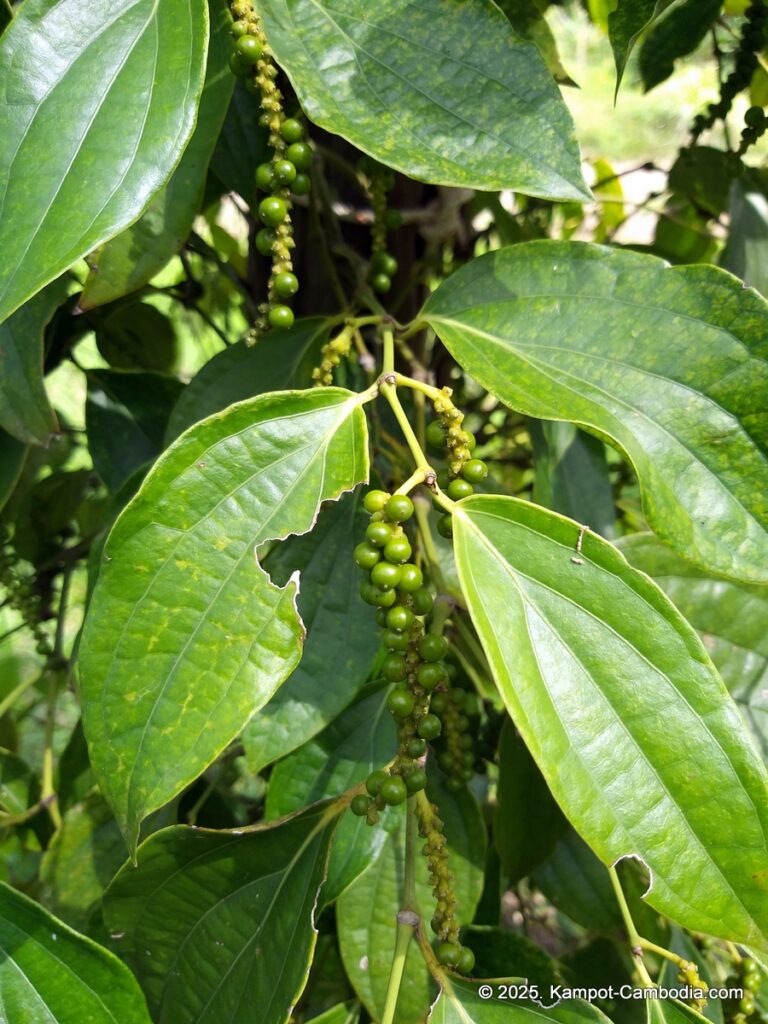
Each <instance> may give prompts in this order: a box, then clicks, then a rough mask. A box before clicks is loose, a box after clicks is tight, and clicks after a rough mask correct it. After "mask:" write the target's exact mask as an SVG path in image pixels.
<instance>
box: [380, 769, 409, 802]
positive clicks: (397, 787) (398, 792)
mask: <svg viewBox="0 0 768 1024" xmlns="http://www.w3.org/2000/svg"><path fill="white" fill-rule="evenodd" d="M379 795H380V796H381V799H382V800H383V801H384V803H385V804H389V805H390V806H395V805H397V804H401V803H403V801H404V800H405V799H406V798H407V797H408V790H407V789H406V787H405V783H404V782H403V780H402V779H401V778H400V776H399V775H392V776H390V777H389V778H388V779H387V780H386V781H385V782H382V784H381V789H380V790H379Z"/></svg>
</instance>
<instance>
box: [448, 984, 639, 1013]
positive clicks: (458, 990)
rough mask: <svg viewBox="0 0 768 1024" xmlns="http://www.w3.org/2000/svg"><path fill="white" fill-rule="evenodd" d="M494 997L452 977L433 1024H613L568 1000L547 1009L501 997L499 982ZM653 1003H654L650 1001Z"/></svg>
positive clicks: (592, 1009) (591, 1008) (493, 986)
mask: <svg viewBox="0 0 768 1024" xmlns="http://www.w3.org/2000/svg"><path fill="white" fill-rule="evenodd" d="M488 988H490V989H491V991H492V992H493V995H492V996H491V997H490V998H489V997H488V996H487V995H486V996H485V998H483V996H481V995H480V994H479V993H480V991H483V986H478V984H477V982H475V981H465V980H464V979H463V978H457V977H455V976H454V975H451V976H450V978H448V979H446V981H445V982H444V987H443V991H442V992H441V994H440V998H439V999H438V1000H437V1002H436V1003H435V1006H434V1007H433V1009H432V1013H431V1014H430V1016H429V1024H510V1022H511V1024H542V1022H544V1021H552V1022H554V1024H609V1022H608V1018H607V1017H606V1016H605V1015H604V1014H602V1013H601V1012H600V1010H598V1009H597V1007H595V1006H590V1005H589V1003H583V1002H581V1001H580V1000H576V999H564V1000H563V1001H562V1002H560V1003H558V1005H557V1006H550V1007H549V1008H547V1009H543V1008H542V1007H541V1006H539V1005H538V1003H533V1002H527V1001H525V1000H521V999H509V998H505V997H501V996H499V995H497V994H496V993H498V991H499V983H498V982H495V983H492V984H491V985H486V986H485V989H488ZM649 1001H650V1002H653V1001H654V1000H649Z"/></svg>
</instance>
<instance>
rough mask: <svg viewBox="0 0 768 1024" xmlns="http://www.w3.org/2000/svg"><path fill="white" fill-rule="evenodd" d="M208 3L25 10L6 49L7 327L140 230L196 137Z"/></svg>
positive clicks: (2, 69)
mask: <svg viewBox="0 0 768 1024" xmlns="http://www.w3.org/2000/svg"><path fill="white" fill-rule="evenodd" d="M207 35H208V7H207V4H206V3H205V0H164V2H163V3H157V0H128V2H126V3H124V4H121V5H119V6H118V7H115V5H114V4H112V3H109V2H108V0H28V2H27V3H25V4H24V6H23V7H22V8H20V10H19V13H18V15H17V17H16V18H14V20H13V23H12V24H11V25H10V27H9V28H8V31H7V32H5V33H4V35H3V36H2V39H0V138H1V139H2V140H3V146H2V150H0V224H2V235H1V236H0V249H2V252H3V260H2V265H0V321H2V320H4V319H5V318H6V317H7V316H8V315H9V314H10V313H12V312H13V311H14V310H15V309H16V308H17V307H18V306H20V305H21V304H22V303H23V302H25V301H26V300H27V299H28V298H29V297H30V296H31V295H34V293H35V292H37V291H39V289H40V288H42V287H43V285H45V284H47V283H48V282H49V281H52V280H53V279H54V278H55V277H57V276H58V275H59V274H60V273H61V272H62V271H64V270H66V269H67V267H69V266H71V264H72V263H74V262H75V261H76V260H77V259H79V258H80V257H81V256H84V255H85V254H86V253H87V252H89V251H90V250H91V249H93V248H95V247H96V246H97V245H100V244H101V243H102V242H104V241H106V240H107V239H108V238H111V237H112V236H113V235H114V234H116V233H117V232H118V231H119V230H120V229H121V228H124V227H125V226H126V225H128V224H130V223H131V221H133V220H135V219H136V218H137V217H138V216H139V214H140V213H141V212H142V210H143V209H144V207H145V206H146V205H147V204H148V202H149V201H150V199H151V198H152V197H153V195H154V194H155V193H156V192H157V191H158V189H160V188H161V187H162V186H163V184H164V183H165V182H166V181H167V180H168V178H169V177H170V175H171V172H172V171H173V168H174V166H175V165H176V163H177V162H178V160H179V157H180V156H181V154H182V151H183V149H184V146H185V145H186V143H187V140H188V139H189V136H190V135H191V133H192V129H193V127H194V123H195V117H196V113H197V102H198V99H199V97H200V92H201V89H202V85H203V75H204V71H205V55H206V47H207Z"/></svg>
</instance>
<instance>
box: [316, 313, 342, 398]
mask: <svg viewBox="0 0 768 1024" xmlns="http://www.w3.org/2000/svg"><path fill="white" fill-rule="evenodd" d="M351 346H352V329H351V328H349V327H345V328H344V330H343V331H341V332H340V333H339V334H337V335H336V337H335V338H331V339H330V341H327V342H326V343H325V345H323V347H322V349H321V350H320V365H319V366H316V367H315V368H314V369H313V370H312V381H313V386H314V387H316V388H320V387H328V386H330V385H331V384H333V371H334V369H335V368H336V367H337V366H338V365H339V363H340V362H341V360H342V358H343V357H344V356H346V355H349V350H350V348H351Z"/></svg>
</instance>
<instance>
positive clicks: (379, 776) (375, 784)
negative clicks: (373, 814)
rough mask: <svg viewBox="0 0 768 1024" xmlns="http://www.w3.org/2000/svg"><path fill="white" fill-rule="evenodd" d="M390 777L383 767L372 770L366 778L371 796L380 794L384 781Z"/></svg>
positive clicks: (366, 786) (366, 785)
mask: <svg viewBox="0 0 768 1024" xmlns="http://www.w3.org/2000/svg"><path fill="white" fill-rule="evenodd" d="M388 778H389V775H388V774H387V772H385V771H384V769H383V768H378V769H377V770H376V771H373V772H371V774H370V775H369V776H368V778H367V779H366V780H365V788H366V789H367V790H368V792H369V793H370V794H371V796H378V794H379V790H380V789H381V786H382V783H383V782H386V780H387V779H388Z"/></svg>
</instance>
